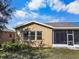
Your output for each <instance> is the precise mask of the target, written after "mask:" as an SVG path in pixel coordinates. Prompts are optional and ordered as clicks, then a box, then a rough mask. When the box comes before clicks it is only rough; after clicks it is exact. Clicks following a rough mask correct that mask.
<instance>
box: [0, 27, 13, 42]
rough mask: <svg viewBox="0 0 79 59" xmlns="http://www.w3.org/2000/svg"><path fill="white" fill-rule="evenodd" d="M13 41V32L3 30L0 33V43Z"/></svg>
mask: <svg viewBox="0 0 79 59" xmlns="http://www.w3.org/2000/svg"><path fill="white" fill-rule="evenodd" d="M14 40H15V32H14V31H13V30H10V29H7V28H5V29H3V30H2V31H1V32H0V43H3V42H8V41H14Z"/></svg>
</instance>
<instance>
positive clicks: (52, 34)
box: [15, 21, 79, 47]
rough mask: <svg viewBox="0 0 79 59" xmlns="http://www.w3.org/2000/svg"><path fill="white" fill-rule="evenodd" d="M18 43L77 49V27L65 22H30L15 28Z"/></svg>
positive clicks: (78, 27) (78, 43)
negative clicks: (33, 42) (27, 42)
mask: <svg viewBox="0 0 79 59" xmlns="http://www.w3.org/2000/svg"><path fill="white" fill-rule="evenodd" d="M15 29H16V33H17V38H18V37H19V38H20V41H21V42H22V41H28V40H31V41H35V44H36V45H39V44H40V42H41V41H42V43H43V44H45V46H46V47H79V26H76V25H73V24H71V23H67V22H57V23H45V24H43V23H40V22H36V21H31V22H28V23H26V24H22V25H19V26H16V28H15Z"/></svg>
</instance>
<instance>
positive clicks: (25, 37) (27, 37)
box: [24, 31, 29, 40]
mask: <svg viewBox="0 0 79 59" xmlns="http://www.w3.org/2000/svg"><path fill="white" fill-rule="evenodd" d="M24 39H26V40H28V39H29V32H28V31H26V32H24Z"/></svg>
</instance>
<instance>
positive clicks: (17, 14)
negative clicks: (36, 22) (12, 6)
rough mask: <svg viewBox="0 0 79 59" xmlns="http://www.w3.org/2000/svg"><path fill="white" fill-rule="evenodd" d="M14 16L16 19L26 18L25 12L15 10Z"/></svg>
mask: <svg viewBox="0 0 79 59" xmlns="http://www.w3.org/2000/svg"><path fill="white" fill-rule="evenodd" d="M14 16H16V17H22V18H23V17H25V16H26V12H25V11H23V10H16V11H15V12H14Z"/></svg>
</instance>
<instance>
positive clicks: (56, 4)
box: [47, 0, 65, 11]
mask: <svg viewBox="0 0 79 59" xmlns="http://www.w3.org/2000/svg"><path fill="white" fill-rule="evenodd" d="M47 2H48V4H49V6H50V8H51V9H52V10H57V11H61V10H63V9H64V8H65V4H64V3H63V2H61V1H60V0H48V1H47Z"/></svg>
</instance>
